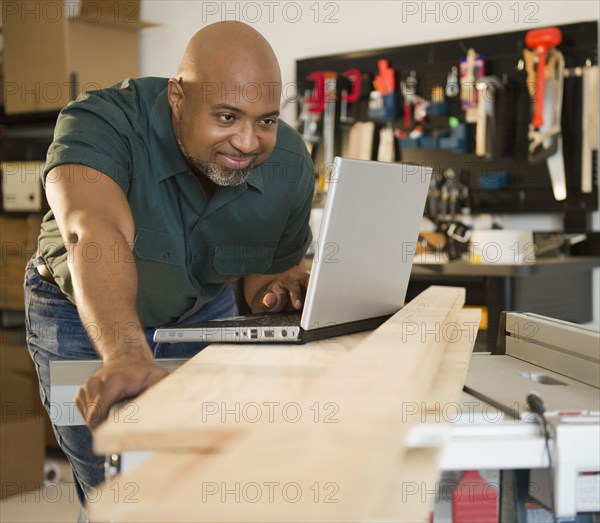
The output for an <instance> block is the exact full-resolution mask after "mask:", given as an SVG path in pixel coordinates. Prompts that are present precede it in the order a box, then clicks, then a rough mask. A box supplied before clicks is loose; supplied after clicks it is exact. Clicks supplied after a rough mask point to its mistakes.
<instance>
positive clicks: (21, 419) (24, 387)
mask: <svg viewBox="0 0 600 523" xmlns="http://www.w3.org/2000/svg"><path fill="white" fill-rule="evenodd" d="M38 391H39V389H38V380H37V375H36V372H35V366H34V364H33V362H32V361H31V358H30V357H29V353H28V351H27V347H26V346H25V345H13V344H2V345H0V498H4V497H7V496H11V495H14V494H17V493H19V492H24V491H27V490H33V489H37V488H40V487H41V486H43V481H44V456H45V439H46V433H45V430H46V429H45V424H44V416H46V413H45V411H44V408H43V406H42V404H41V401H40V398H39V392H38ZM46 417H47V416H46Z"/></svg>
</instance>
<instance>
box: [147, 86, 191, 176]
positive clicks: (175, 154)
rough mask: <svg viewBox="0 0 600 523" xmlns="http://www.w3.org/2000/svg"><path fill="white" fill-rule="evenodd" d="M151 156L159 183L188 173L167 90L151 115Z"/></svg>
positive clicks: (160, 96) (161, 94) (158, 98)
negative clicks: (176, 135)
mask: <svg viewBox="0 0 600 523" xmlns="http://www.w3.org/2000/svg"><path fill="white" fill-rule="evenodd" d="M150 154H151V156H152V163H153V165H154V169H153V170H154V172H155V173H156V178H157V180H158V181H159V182H162V181H163V180H166V179H167V178H169V177H171V176H174V175H176V174H179V173H182V172H187V171H188V170H189V169H188V166H187V163H186V162H185V158H184V157H183V155H182V154H181V151H180V150H179V146H178V145H177V140H176V139H175V133H174V132H173V124H172V123H171V106H170V105H169V101H168V99H167V89H166V88H165V89H164V90H163V91H161V92H160V93H159V95H158V96H157V97H156V100H155V101H154V105H153V106H152V113H151V115H150Z"/></svg>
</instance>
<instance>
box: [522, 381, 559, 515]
mask: <svg viewBox="0 0 600 523" xmlns="http://www.w3.org/2000/svg"><path fill="white" fill-rule="evenodd" d="M526 401H527V405H528V406H529V410H531V412H533V413H534V414H536V415H537V416H538V417H539V419H540V420H541V422H542V429H543V431H544V439H545V443H546V454H547V455H548V483H549V486H550V505H551V506H550V510H551V511H552V521H553V522H556V516H555V510H554V476H553V474H552V471H553V470H554V466H553V465H552V453H551V452H550V431H549V430H548V421H547V420H546V416H545V413H546V407H544V402H543V401H542V398H540V397H539V396H538V395H537V394H536V393H535V392H532V393H531V394H529V395H528V396H527V398H526Z"/></svg>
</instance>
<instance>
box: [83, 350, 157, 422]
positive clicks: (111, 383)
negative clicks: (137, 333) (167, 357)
mask: <svg viewBox="0 0 600 523" xmlns="http://www.w3.org/2000/svg"><path fill="white" fill-rule="evenodd" d="M148 352H149V351H148ZM167 374H168V372H167V371H165V370H163V369H161V368H160V367H157V366H156V364H155V363H154V360H153V359H152V357H151V356H150V355H149V354H148V357H145V356H141V355H140V354H139V353H137V354H129V353H126V354H123V355H117V356H114V357H111V358H110V359H107V360H105V362H104V366H103V367H102V368H101V369H99V370H97V371H96V372H95V373H94V374H92V375H91V376H90V377H89V378H88V380H87V381H86V382H85V383H84V384H83V386H82V387H81V388H80V389H79V392H78V393H77V396H76V398H75V403H76V405H77V408H78V409H79V411H80V412H81V414H82V416H83V419H84V420H85V423H86V424H87V426H88V427H89V428H90V430H93V429H95V428H96V427H97V426H98V425H99V424H100V423H102V422H103V421H104V420H105V419H106V418H107V416H108V413H109V410H110V408H111V407H112V406H113V405H114V404H115V403H117V402H118V401H120V400H122V399H125V398H129V397H133V396H137V395H138V394H140V393H142V392H143V391H145V390H146V389H147V388H149V387H151V386H152V385H154V384H155V383H157V382H159V381H160V380H161V379H163V378H164V377H165V376H166V375H167Z"/></svg>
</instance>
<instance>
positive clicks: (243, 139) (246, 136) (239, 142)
mask: <svg viewBox="0 0 600 523" xmlns="http://www.w3.org/2000/svg"><path fill="white" fill-rule="evenodd" d="M230 141H231V145H233V146H234V147H235V148H236V149H237V150H238V151H240V152H242V153H244V154H251V153H253V152H255V151H256V150H257V149H258V147H259V142H258V137H257V136H256V131H255V129H254V125H252V124H251V123H248V124H243V125H242V126H241V127H240V128H239V129H238V132H236V133H235V134H234V135H233V136H232V137H231V140H230Z"/></svg>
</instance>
